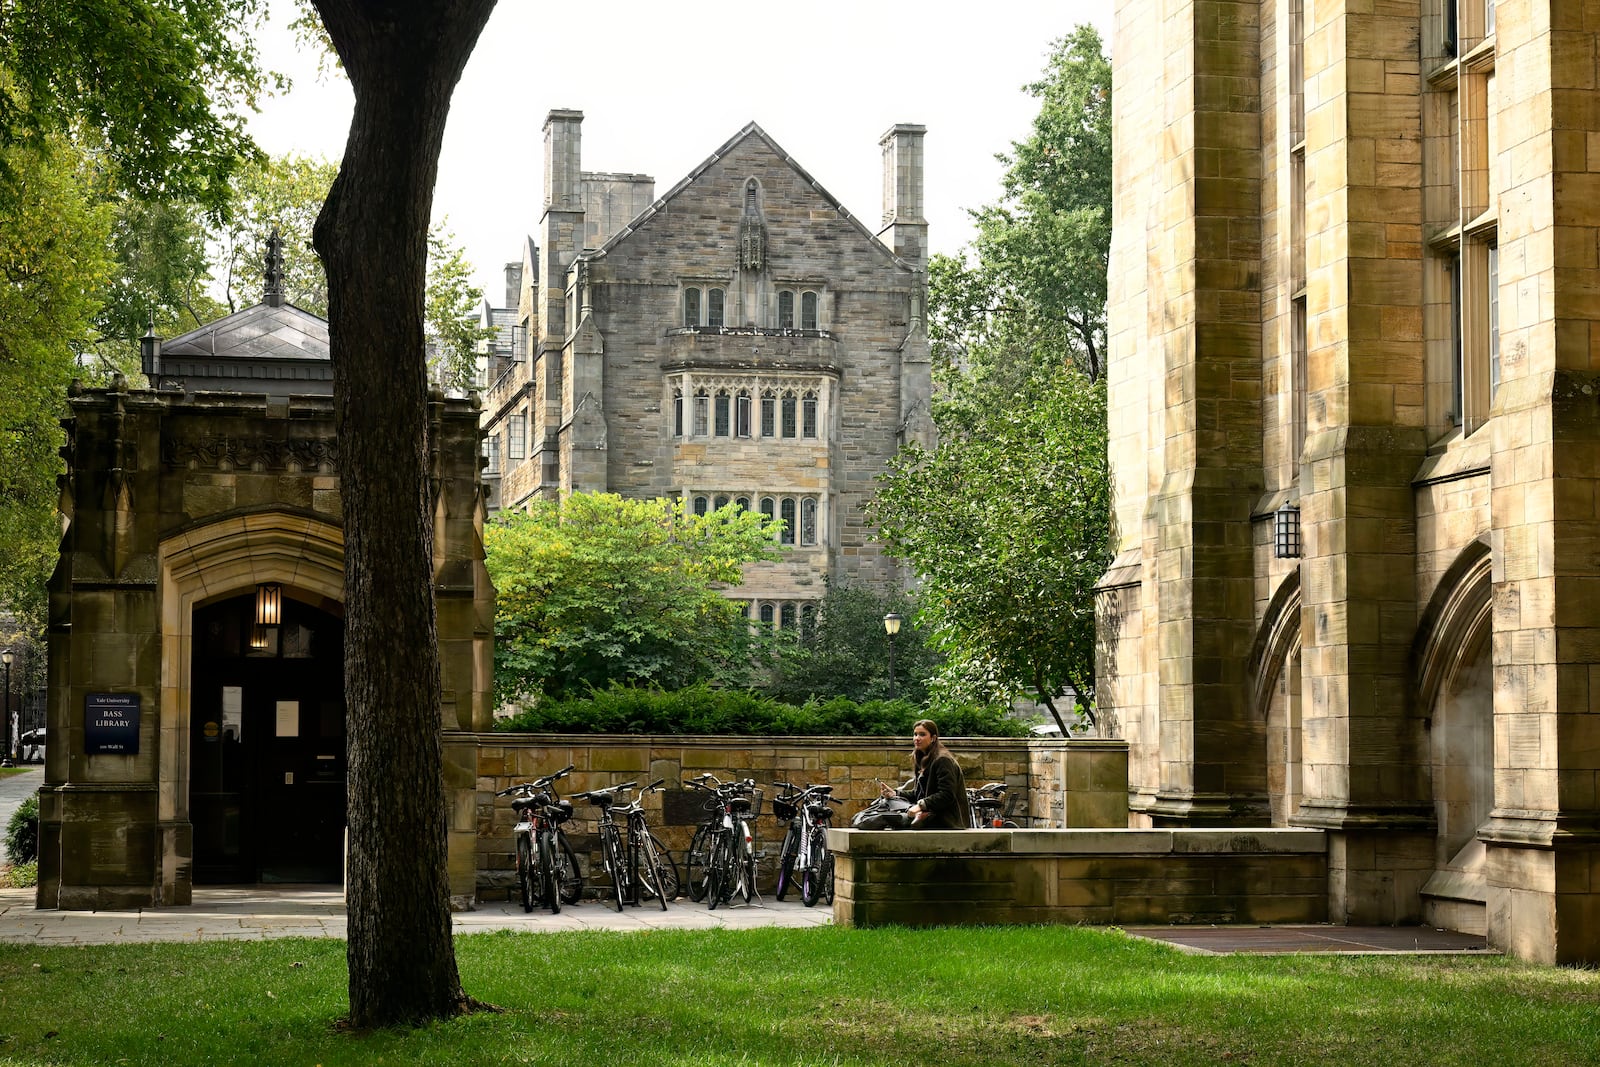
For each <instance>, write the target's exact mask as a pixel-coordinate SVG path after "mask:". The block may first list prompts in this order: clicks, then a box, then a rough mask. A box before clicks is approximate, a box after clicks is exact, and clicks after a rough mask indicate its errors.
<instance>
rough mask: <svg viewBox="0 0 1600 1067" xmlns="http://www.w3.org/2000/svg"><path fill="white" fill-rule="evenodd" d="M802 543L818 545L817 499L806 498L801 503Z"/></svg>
mask: <svg viewBox="0 0 1600 1067" xmlns="http://www.w3.org/2000/svg"><path fill="white" fill-rule="evenodd" d="M800 543H801V544H802V545H814V544H816V543H817V501H816V498H815V497H809V496H808V497H805V498H804V499H803V500H801V501H800Z"/></svg>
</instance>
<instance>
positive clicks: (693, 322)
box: [683, 285, 700, 326]
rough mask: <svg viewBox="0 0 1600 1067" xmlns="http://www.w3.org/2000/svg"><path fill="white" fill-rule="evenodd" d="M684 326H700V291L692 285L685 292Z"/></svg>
mask: <svg viewBox="0 0 1600 1067" xmlns="http://www.w3.org/2000/svg"><path fill="white" fill-rule="evenodd" d="M683 324H684V325H685V326H698V325H700V290H699V289H697V288H695V287H694V286H692V285H691V286H689V288H687V289H685V290H684V291H683Z"/></svg>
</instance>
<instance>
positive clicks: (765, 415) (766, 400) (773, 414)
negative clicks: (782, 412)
mask: <svg viewBox="0 0 1600 1067" xmlns="http://www.w3.org/2000/svg"><path fill="white" fill-rule="evenodd" d="M777 433H778V395H777V394H776V393H774V392H773V391H772V390H771V389H768V390H766V391H765V392H763V393H762V394H761V436H762V437H775V436H777Z"/></svg>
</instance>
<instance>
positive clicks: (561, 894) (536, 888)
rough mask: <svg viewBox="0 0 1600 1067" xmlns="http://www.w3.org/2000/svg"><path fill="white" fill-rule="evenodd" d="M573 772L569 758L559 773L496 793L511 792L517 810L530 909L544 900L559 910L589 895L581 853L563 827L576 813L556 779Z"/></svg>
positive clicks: (521, 872) (521, 879)
mask: <svg viewBox="0 0 1600 1067" xmlns="http://www.w3.org/2000/svg"><path fill="white" fill-rule="evenodd" d="M571 773H572V765H571V764H568V765H567V766H566V767H564V768H563V769H561V770H559V771H557V772H556V773H554V774H547V775H545V776H544V777H543V778H536V779H534V780H533V781H531V782H520V783H518V784H517V785H513V786H508V787H507V788H505V789H502V790H500V791H499V792H498V793H496V794H495V796H498V797H503V796H510V797H511V798H512V800H511V808H512V810H513V811H515V812H516V813H517V825H516V826H515V828H514V835H515V838H516V861H517V888H518V893H519V896H520V899H521V901H522V910H523V911H525V912H529V911H532V910H533V909H534V908H535V907H538V906H540V905H541V904H542V905H544V906H546V907H548V908H549V909H550V914H552V915H559V914H560V913H561V905H562V904H563V903H566V904H576V903H577V902H578V899H579V897H581V896H582V895H583V875H582V874H581V873H580V872H579V869H578V857H577V855H576V854H575V853H574V852H573V851H572V846H571V845H570V844H568V843H567V835H566V831H565V830H563V829H562V826H563V824H564V823H566V822H568V821H569V820H570V819H571V818H572V805H571V804H570V803H568V802H567V801H565V800H562V799H561V795H560V794H559V793H558V792H557V791H556V788H555V783H556V782H558V781H560V780H561V779H562V778H565V777H566V776H567V775H569V774H571Z"/></svg>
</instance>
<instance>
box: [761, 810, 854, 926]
mask: <svg viewBox="0 0 1600 1067" xmlns="http://www.w3.org/2000/svg"><path fill="white" fill-rule="evenodd" d="M773 787H774V789H782V790H786V792H784V793H781V795H774V797H773V814H774V816H778V819H781V821H786V822H787V824H789V829H787V830H786V832H784V843H782V846H781V848H779V849H778V886H776V889H774V891H773V896H776V897H778V899H779V901H782V899H784V897H786V896H787V894H789V888H790V886H792V885H794V881H795V873H797V869H798V873H800V880H802V883H803V881H805V873H806V870H811V869H813V862H811V840H813V838H814V837H816V835H821V838H822V840H824V843H826V837H827V825H826V824H827V822H829V821H830V819H832V817H834V809H832V808H829V806H827V803H824V801H829V803H835V805H843V803H845V801H843V800H835V798H834V797H832V795H830V793H832V792H834V787H832V785H806V787H805V789H800V787H798V785H795V784H792V782H773ZM830 873H832V872H830V870H829V875H830ZM827 899H829V901H832V899H834V897H832V883H830V880H829V889H827ZM800 902H802V904H806V901H805V885H802V893H800ZM810 904H816V897H813V899H811V901H810Z"/></svg>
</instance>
